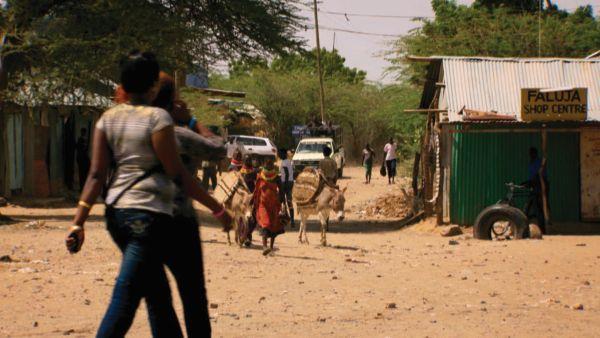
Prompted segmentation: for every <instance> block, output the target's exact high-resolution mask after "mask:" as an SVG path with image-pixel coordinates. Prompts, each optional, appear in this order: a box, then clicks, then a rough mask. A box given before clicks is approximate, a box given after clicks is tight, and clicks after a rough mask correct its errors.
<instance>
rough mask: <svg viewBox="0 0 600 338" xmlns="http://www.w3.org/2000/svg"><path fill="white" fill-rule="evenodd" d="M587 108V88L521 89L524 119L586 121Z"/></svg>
mask: <svg viewBox="0 0 600 338" xmlns="http://www.w3.org/2000/svg"><path fill="white" fill-rule="evenodd" d="M587 110H588V107H587V88H573V89H567V90H556V91H551V90H540V89H534V88H525V89H521V120H523V121H585V120H586V118H587Z"/></svg>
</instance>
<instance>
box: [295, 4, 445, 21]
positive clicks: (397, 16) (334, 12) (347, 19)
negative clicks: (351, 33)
mask: <svg viewBox="0 0 600 338" xmlns="http://www.w3.org/2000/svg"><path fill="white" fill-rule="evenodd" d="M300 5H302V6H304V7H306V8H309V9H312V6H309V5H307V4H302V3H301V4H300ZM319 13H325V14H331V15H340V16H343V17H345V18H346V21H350V19H349V17H351V16H355V17H365V18H386V19H433V18H435V16H429V15H389V14H364V13H348V12H336V11H324V10H321V9H319Z"/></svg>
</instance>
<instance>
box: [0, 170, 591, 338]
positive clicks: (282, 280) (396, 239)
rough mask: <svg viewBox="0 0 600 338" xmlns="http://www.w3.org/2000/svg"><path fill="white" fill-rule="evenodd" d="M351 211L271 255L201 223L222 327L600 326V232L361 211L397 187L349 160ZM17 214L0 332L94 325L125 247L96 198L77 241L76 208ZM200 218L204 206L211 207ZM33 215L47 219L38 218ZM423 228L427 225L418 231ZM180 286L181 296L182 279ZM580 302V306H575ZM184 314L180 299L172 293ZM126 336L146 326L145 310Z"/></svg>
mask: <svg viewBox="0 0 600 338" xmlns="http://www.w3.org/2000/svg"><path fill="white" fill-rule="evenodd" d="M347 175H348V176H349V178H347V179H345V180H344V181H342V185H345V184H348V185H349V193H348V197H349V203H348V204H349V205H348V209H350V210H353V212H352V213H349V215H348V216H349V219H348V220H347V221H345V222H344V223H341V224H335V223H334V224H332V226H331V228H330V233H329V236H328V241H329V243H330V246H329V247H326V248H322V247H319V246H318V245H317V244H318V242H319V241H318V239H319V238H318V236H319V235H318V233H317V232H316V230H317V225H316V222H314V221H313V222H312V223H311V224H310V225H309V230H310V231H311V232H310V233H309V239H311V240H312V242H311V244H310V245H300V244H298V243H297V235H296V233H295V232H293V231H290V232H288V233H286V234H284V235H282V236H280V237H279V238H278V241H277V246H278V249H279V250H277V251H276V252H275V253H274V254H273V255H272V256H269V257H263V256H262V255H261V251H260V250H257V248H253V249H240V248H238V247H236V246H228V245H226V244H225V235H224V234H223V233H222V232H220V230H219V229H218V228H216V227H215V226H214V225H211V224H208V223H207V222H206V221H205V222H204V223H205V224H206V226H203V227H202V239H203V248H204V256H205V264H206V265H205V270H206V274H207V288H208V297H209V301H210V303H212V304H214V305H213V307H214V308H211V309H210V312H211V317H212V325H213V332H214V336H216V337H315V336H334V337H405V336H418V337H419V336H420V337H425V336H454V337H465V336H466V337H469V336H473V337H475V336H511V337H515V336H517V337H535V336H537V337H552V336H554V337H564V336H570V337H575V336H577V337H584V336H588V337H592V336H598V335H599V334H600V298H599V295H600V293H599V290H600V237H594V236H589V237H576V236H548V237H546V238H545V239H544V240H541V241H530V240H527V241H507V242H483V241H476V240H472V239H469V238H468V237H461V238H459V239H457V244H454V245H450V244H449V239H448V238H442V237H440V236H439V235H437V234H435V233H433V232H428V231H423V229H427V228H428V226H427V224H421V225H418V226H416V227H413V228H412V229H403V230H400V229H398V228H399V226H398V222H397V221H394V220H386V221H383V220H376V219H375V220H368V219H364V218H362V219H359V217H358V215H357V214H356V211H358V210H361V209H362V207H360V205H363V204H364V203H366V202H368V201H369V200H371V199H373V198H374V197H376V196H378V195H381V194H384V193H387V192H390V191H395V192H397V191H398V187H397V186H394V187H392V188H390V187H388V186H387V184H386V183H385V182H384V180H383V179H382V178H380V177H377V178H376V179H375V180H374V182H373V184H372V185H370V186H366V185H364V184H362V183H361V180H362V171H361V169H359V168H353V169H350V170H348V171H347ZM0 212H1V213H3V214H6V215H12V216H13V217H15V218H17V219H19V220H22V222H20V223H17V224H12V225H5V226H0V256H2V255H9V256H10V257H11V259H13V260H16V261H15V262H0V336H2V337H30V336H32V337H33V336H37V337H39V336H42V337H52V336H62V335H71V336H77V337H90V336H93V335H94V333H95V330H96V329H97V326H98V324H99V322H100V319H101V317H102V315H103V313H104V311H105V309H106V306H107V302H108V299H109V297H110V293H111V289H112V286H113V283H114V278H115V276H116V274H117V269H118V267H119V259H120V255H119V253H118V251H117V249H116V247H115V245H114V244H113V243H112V242H111V240H110V238H109V236H108V234H107V232H106V231H105V230H104V228H103V224H102V218H101V216H100V215H101V213H102V210H101V207H100V206H96V208H95V209H94V215H93V217H92V219H91V222H90V223H89V225H88V231H87V234H86V243H85V246H84V248H83V251H82V252H81V253H79V254H77V255H69V254H67V253H66V251H65V249H64V247H63V238H64V235H65V228H66V226H67V225H68V224H69V220H70V219H71V217H72V214H73V209H71V208H53V209H36V208H22V207H14V206H12V207H6V208H1V209H0ZM203 218H206V217H203ZM31 220H44V221H45V224H44V225H43V226H42V227H40V228H38V229H36V228H35V226H34V227H27V226H26V224H27V222H29V221H31ZM416 229H420V230H416ZM174 296H175V298H177V294H176V291H174ZM579 305H581V306H582V307H579V309H575V308H576V307H577V306H579ZM175 306H176V309H177V311H178V313H179V314H180V318H181V317H182V316H181V304H180V302H179V301H178V300H177V301H176V304H175ZM129 336H131V337H147V336H149V328H148V324H147V319H146V314H145V309H144V308H143V306H142V307H141V308H140V309H139V311H138V314H137V316H136V319H135V323H134V325H133V327H132V328H131V331H130V335H129Z"/></svg>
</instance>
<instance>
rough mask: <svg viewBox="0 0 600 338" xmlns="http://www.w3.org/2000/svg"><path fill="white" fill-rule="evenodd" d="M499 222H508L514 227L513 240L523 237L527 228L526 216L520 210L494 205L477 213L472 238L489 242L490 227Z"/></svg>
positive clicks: (503, 205)
mask: <svg viewBox="0 0 600 338" xmlns="http://www.w3.org/2000/svg"><path fill="white" fill-rule="evenodd" d="M499 220H509V221H511V222H512V223H513V224H514V225H515V229H514V238H515V239H522V238H524V237H525V234H526V232H527V230H528V229H527V228H528V227H529V224H528V221H527V216H525V214H524V213H523V212H522V211H521V210H519V209H517V208H515V207H511V206H509V205H505V204H494V205H492V206H489V207H487V208H485V209H483V211H482V212H480V213H479V215H478V216H477V219H476V220H475V224H474V225H473V237H475V238H477V239H484V240H491V239H492V236H491V229H492V226H493V225H494V223H495V222H496V221H499Z"/></svg>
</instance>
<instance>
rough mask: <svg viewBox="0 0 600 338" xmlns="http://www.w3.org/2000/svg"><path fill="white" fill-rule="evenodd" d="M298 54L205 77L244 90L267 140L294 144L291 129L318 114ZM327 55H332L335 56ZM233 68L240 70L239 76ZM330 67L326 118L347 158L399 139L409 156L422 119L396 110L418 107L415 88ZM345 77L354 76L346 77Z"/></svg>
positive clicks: (310, 76) (312, 83)
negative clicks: (337, 129)
mask: <svg viewBox="0 0 600 338" xmlns="http://www.w3.org/2000/svg"><path fill="white" fill-rule="evenodd" d="M300 55H308V53H303V54H298V55H296V56H292V57H289V56H284V57H281V58H277V59H276V60H275V61H273V62H272V63H271V64H270V65H269V66H268V67H266V66H264V64H259V65H258V66H256V67H246V66H244V67H239V65H238V66H236V67H237V68H236V71H235V72H231V70H230V76H229V77H225V76H223V75H219V74H213V75H211V79H210V82H211V86H212V87H215V88H221V89H226V90H235V91H245V92H246V93H247V98H246V102H248V103H251V104H253V105H254V106H256V107H257V108H258V109H260V110H261V111H262V112H263V114H265V116H266V120H267V121H268V123H269V130H268V132H269V136H270V137H271V138H272V139H273V140H274V141H275V143H276V144H277V145H279V146H282V147H291V146H294V144H293V140H292V135H291V127H292V126H293V125H302V124H306V123H307V122H308V121H309V120H311V119H313V118H314V117H316V116H318V114H319V82H318V77H317V76H316V74H315V70H314V69H311V68H310V66H308V65H309V64H310V58H307V59H309V60H306V59H302V58H301V57H299V56H300ZM330 55H337V52H336V53H330ZM336 58H337V57H336ZM337 60H343V58H341V57H340V58H337ZM332 64H333V63H332ZM330 65H331V64H330ZM314 67H316V65H314ZM239 69H245V70H244V71H243V72H239V71H238V70H239ZM330 69H332V70H333V69H336V70H337V71H329V72H327V71H326V72H325V73H326V76H325V107H326V119H327V120H328V121H332V122H333V123H335V124H341V125H342V126H343V128H344V132H345V137H344V140H345V144H344V146H345V147H346V151H347V152H346V153H347V156H348V157H349V158H354V159H358V158H360V155H361V153H360V151H361V150H362V148H363V147H364V145H365V144H366V143H370V144H371V145H372V146H373V147H374V148H375V149H379V148H382V147H383V143H385V141H386V140H387V139H388V138H389V137H394V138H396V139H398V140H400V141H401V147H400V148H401V152H402V153H403V154H404V155H406V156H410V155H412V153H413V150H414V149H416V147H417V145H418V143H419V135H420V132H421V129H422V126H423V120H422V119H421V118H420V116H412V115H407V114H404V113H403V112H402V111H403V110H404V109H406V108H409V107H414V106H415V105H416V104H417V103H418V101H419V99H420V90H419V89H416V88H413V87H410V86H387V87H378V86H375V85H370V84H366V83H364V82H363V81H362V80H361V81H359V82H357V81H358V80H357V79H358V78H359V76H358V74H364V72H361V71H355V72H354V73H353V72H352V71H351V72H350V73H348V72H346V71H344V69H348V68H347V67H346V66H344V64H343V62H342V63H341V64H340V63H339V61H338V62H336V66H335V67H331V68H330ZM348 74H354V75H356V76H352V75H351V76H350V77H348Z"/></svg>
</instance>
